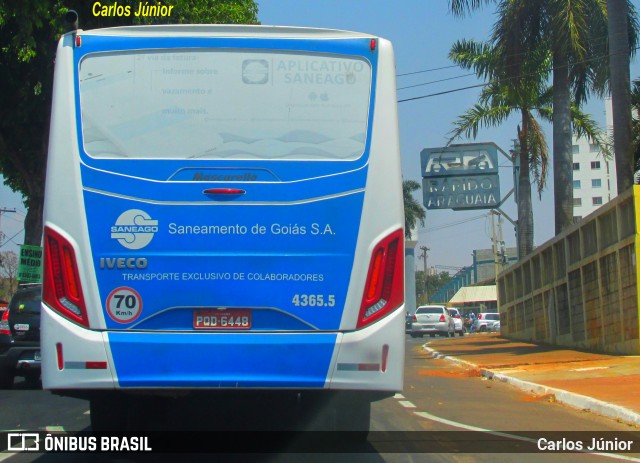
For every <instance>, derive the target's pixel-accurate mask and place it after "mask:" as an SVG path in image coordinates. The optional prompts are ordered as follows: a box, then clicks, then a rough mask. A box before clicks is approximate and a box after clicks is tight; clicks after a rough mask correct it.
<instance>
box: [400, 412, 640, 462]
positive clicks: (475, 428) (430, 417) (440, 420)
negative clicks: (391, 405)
mask: <svg viewBox="0 0 640 463" xmlns="http://www.w3.org/2000/svg"><path fill="white" fill-rule="evenodd" d="M413 413H414V414H416V415H418V416H419V417H421V418H425V419H427V420H431V421H436V422H438V423H442V424H446V425H447V426H452V427H454V428H460V429H466V430H467V431H477V432H483V433H486V434H492V435H494V436H499V437H506V438H508V439H515V440H519V441H524V442H531V443H535V444H537V442H538V440H537V439H532V438H530V437H523V436H517V435H515V434H509V433H507V432H500V431H493V430H491V429H486V428H480V427H478V426H471V425H469V424H464V423H458V422H457V421H452V420H448V419H446V418H440V417H439V416H435V415H432V414H431V413H427V412H413ZM540 453H541V454H544V452H540ZM549 453H555V452H549ZM567 453H573V452H567ZM575 453H584V454H586V455H597V456H600V457H607V458H613V459H614V460H624V461H637V462H640V458H634V457H628V456H626V455H619V454H617V453H602V452H589V451H587V450H582V451H577V452H575Z"/></svg>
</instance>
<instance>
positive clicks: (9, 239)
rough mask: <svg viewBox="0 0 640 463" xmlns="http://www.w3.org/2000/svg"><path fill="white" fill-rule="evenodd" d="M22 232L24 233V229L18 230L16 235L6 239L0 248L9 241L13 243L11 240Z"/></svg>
mask: <svg viewBox="0 0 640 463" xmlns="http://www.w3.org/2000/svg"><path fill="white" fill-rule="evenodd" d="M23 231H24V228H23V229H22V230H20V231H19V232H18V233H16V234H15V235H13V236H12V237H11V238H8V239H7V240H6V241H5V242H4V243H2V244H0V248H1V247H3V246H4V245H5V244H7V243H8V242H9V241H11V242H13V241H12V240H13V239H14V238H15V237H16V236H18V235H19V234H20V233H22V232H23ZM13 244H17V243H13Z"/></svg>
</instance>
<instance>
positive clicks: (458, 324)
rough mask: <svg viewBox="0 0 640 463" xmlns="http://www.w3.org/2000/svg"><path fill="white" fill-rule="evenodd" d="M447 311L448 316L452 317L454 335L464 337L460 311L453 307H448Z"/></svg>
mask: <svg viewBox="0 0 640 463" xmlns="http://www.w3.org/2000/svg"><path fill="white" fill-rule="evenodd" d="M447 310H448V311H449V315H451V316H452V317H453V324H454V326H455V329H456V333H458V335H460V336H464V332H465V329H464V323H463V322H462V315H460V311H459V310H458V309H457V308H455V307H449V308H448V309H447Z"/></svg>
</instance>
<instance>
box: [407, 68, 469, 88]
mask: <svg viewBox="0 0 640 463" xmlns="http://www.w3.org/2000/svg"><path fill="white" fill-rule="evenodd" d="M475 75H476V73H475V72H471V73H469V74H462V75H460V76H455V77H448V78H446V79H439V80H432V81H431V82H424V83H422V84H415V85H408V86H406V87H399V88H397V89H396V90H406V89H408V88H414V87H422V86H424V85H431V84H437V83H438V82H446V81H447V80H454V79H461V78H463V77H469V76H475Z"/></svg>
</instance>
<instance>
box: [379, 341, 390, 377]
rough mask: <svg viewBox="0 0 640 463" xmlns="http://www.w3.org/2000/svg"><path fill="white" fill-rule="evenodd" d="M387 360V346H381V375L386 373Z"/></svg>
mask: <svg viewBox="0 0 640 463" xmlns="http://www.w3.org/2000/svg"><path fill="white" fill-rule="evenodd" d="M388 358H389V344H385V345H384V346H382V368H381V369H380V370H381V371H382V372H383V373H384V372H386V371H387V359H388Z"/></svg>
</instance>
